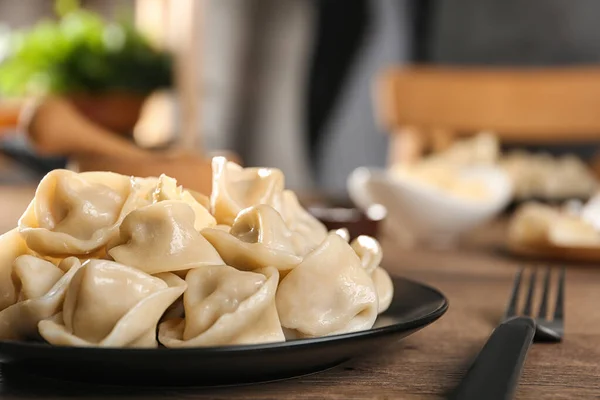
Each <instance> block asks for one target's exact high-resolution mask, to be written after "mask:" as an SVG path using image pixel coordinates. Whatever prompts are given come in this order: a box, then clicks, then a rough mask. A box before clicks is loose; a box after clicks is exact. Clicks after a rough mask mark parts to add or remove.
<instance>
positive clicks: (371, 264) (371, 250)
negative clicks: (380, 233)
mask: <svg viewBox="0 0 600 400" xmlns="http://www.w3.org/2000/svg"><path fill="white" fill-rule="evenodd" d="M350 246H351V247H352V250H354V252H355V253H356V255H357V256H358V257H359V258H360V263H361V264H362V266H363V268H364V269H365V271H367V273H368V274H369V275H371V274H372V273H373V271H375V268H377V267H378V266H379V264H381V260H383V251H382V250H381V246H380V245H379V242H378V241H377V240H376V239H375V238H372V237H371V236H366V235H360V236H359V237H357V238H356V239H354V240H353V241H352V243H350Z"/></svg>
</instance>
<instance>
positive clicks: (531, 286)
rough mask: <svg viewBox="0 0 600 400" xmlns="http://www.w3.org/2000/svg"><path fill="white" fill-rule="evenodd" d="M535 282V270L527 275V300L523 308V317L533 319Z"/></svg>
mask: <svg viewBox="0 0 600 400" xmlns="http://www.w3.org/2000/svg"><path fill="white" fill-rule="evenodd" d="M536 280H537V269H534V270H533V271H531V274H530V275H529V289H528V290H527V300H526V301H525V308H524V309H523V315H528V316H530V317H533V313H532V310H533V293H534V292H535V281H536Z"/></svg>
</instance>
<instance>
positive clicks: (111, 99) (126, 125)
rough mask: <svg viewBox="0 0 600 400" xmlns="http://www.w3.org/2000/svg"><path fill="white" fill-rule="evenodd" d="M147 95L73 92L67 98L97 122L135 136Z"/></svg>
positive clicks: (110, 128) (125, 134)
mask: <svg viewBox="0 0 600 400" xmlns="http://www.w3.org/2000/svg"><path fill="white" fill-rule="evenodd" d="M146 97H147V96H146V95H144V94H139V93H129V92H107V93H71V94H69V95H68V96H67V98H68V99H69V100H70V101H71V103H73V105H74V106H75V108H77V110H79V112H80V113H82V114H83V115H85V116H86V117H87V118H88V119H90V120H91V121H93V122H95V123H96V124H98V125H100V126H102V127H103V128H106V129H108V130H111V131H113V132H117V133H119V134H121V135H124V136H128V137H131V136H133V128H134V127H135V124H136V123H137V121H138V119H139V117H140V112H141V110H142V105H143V104H144V101H145V100H146Z"/></svg>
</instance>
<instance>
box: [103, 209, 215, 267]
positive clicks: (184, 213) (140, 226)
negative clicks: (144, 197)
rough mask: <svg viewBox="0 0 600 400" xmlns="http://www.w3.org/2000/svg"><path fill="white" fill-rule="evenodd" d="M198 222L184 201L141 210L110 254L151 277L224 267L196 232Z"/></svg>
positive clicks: (109, 247) (127, 220) (112, 244)
mask: <svg viewBox="0 0 600 400" xmlns="http://www.w3.org/2000/svg"><path fill="white" fill-rule="evenodd" d="M194 221H195V214H194V210H192V208H191V207H190V206H189V205H188V204H187V203H185V202H183V201H180V200H166V201H161V202H159V203H155V204H151V205H149V206H146V207H142V208H139V209H137V210H135V211H132V212H131V213H130V214H129V215H128V216H127V217H125V219H124V220H123V223H122V224H121V227H120V234H119V237H118V238H116V239H115V240H114V241H111V242H110V243H109V244H108V245H107V251H108V254H109V255H110V256H111V257H112V258H113V259H114V260H115V261H117V262H119V263H121V264H124V265H129V266H131V267H135V268H138V269H139V270H141V271H144V272H146V273H148V274H156V273H159V272H168V271H182V270H188V269H190V268H194V267H197V266H200V265H222V264H224V262H223V260H222V259H221V257H220V256H219V253H217V251H216V250H215V249H214V248H213V247H212V246H211V244H210V243H209V242H208V241H207V240H206V239H205V238H204V237H203V236H202V235H201V234H200V233H199V232H198V231H196V229H194Z"/></svg>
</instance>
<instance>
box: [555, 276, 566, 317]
mask: <svg viewBox="0 0 600 400" xmlns="http://www.w3.org/2000/svg"><path fill="white" fill-rule="evenodd" d="M564 306H565V267H563V268H561V270H560V275H559V277H558V293H557V295H556V306H555V307H554V320H562V319H563V317H564V311H563V309H564Z"/></svg>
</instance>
